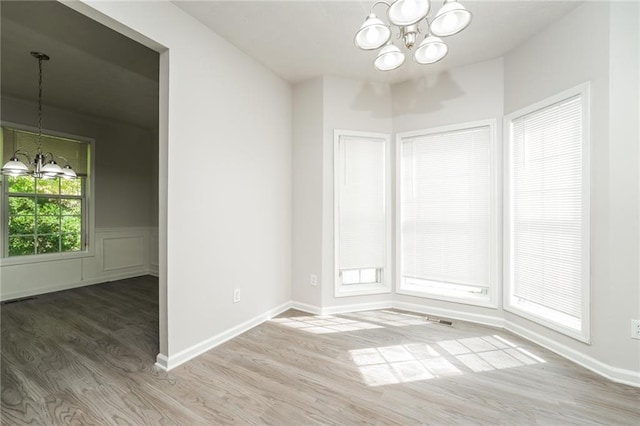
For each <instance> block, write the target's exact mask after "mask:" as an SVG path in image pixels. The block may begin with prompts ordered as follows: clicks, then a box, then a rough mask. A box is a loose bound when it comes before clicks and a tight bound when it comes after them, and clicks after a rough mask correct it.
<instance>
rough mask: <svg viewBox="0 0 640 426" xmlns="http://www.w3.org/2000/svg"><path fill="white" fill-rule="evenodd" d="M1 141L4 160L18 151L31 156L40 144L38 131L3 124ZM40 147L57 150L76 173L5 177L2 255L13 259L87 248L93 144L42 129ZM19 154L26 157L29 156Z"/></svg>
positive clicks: (18, 259)
mask: <svg viewBox="0 0 640 426" xmlns="http://www.w3.org/2000/svg"><path fill="white" fill-rule="evenodd" d="M0 145H2V155H3V158H2V161H3V164H4V162H6V161H8V160H9V158H11V157H12V156H13V154H14V152H16V151H17V150H20V151H22V152H26V153H29V154H30V155H31V156H33V155H34V153H35V152H36V151H37V148H38V135H37V133H34V132H30V131H27V130H20V129H14V128H9V127H3V128H2V131H1V132H0ZM41 147H42V150H43V151H44V152H45V153H48V152H54V153H55V160H57V161H58V163H59V164H60V165H65V164H69V165H71V167H72V168H73V169H74V171H75V172H76V173H77V175H78V178H77V179H69V180H67V179H62V178H54V179H36V178H34V177H33V176H3V179H2V187H3V189H2V191H0V195H1V199H2V212H1V214H0V217H2V225H1V228H2V231H3V232H2V235H3V242H2V249H1V252H2V257H3V258H11V260H13V261H14V262H21V261H27V262H28V261H29V260H28V258H33V257H34V256H35V257H39V255H46V256H48V257H49V258H50V256H52V255H60V254H64V255H69V254H71V255H73V254H80V253H81V252H84V251H86V250H87V249H88V226H89V225H88V210H89V208H88V204H89V202H88V201H89V200H88V197H87V192H88V191H87V185H88V182H87V179H88V174H89V159H90V157H89V151H90V143H89V142H87V141H81V140H75V139H70V138H63V137H58V136H52V135H46V134H43V135H42V145H41ZM20 159H21V160H23V161H25V162H27V161H28V160H27V158H20ZM29 160H33V157H31V158H29ZM3 261H4V259H3Z"/></svg>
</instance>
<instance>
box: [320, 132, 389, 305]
mask: <svg viewBox="0 0 640 426" xmlns="http://www.w3.org/2000/svg"><path fill="white" fill-rule="evenodd" d="M341 137H357V138H363V139H371V140H376V141H380V140H381V141H382V142H381V143H384V155H385V159H384V160H385V169H384V171H383V172H384V187H385V188H384V190H385V194H384V199H385V248H384V253H385V255H384V265H383V270H382V271H381V272H380V273H379V274H378V273H377V274H378V275H379V277H380V282H376V283H359V284H342V283H341V278H340V272H341V271H340V269H339V265H340V262H339V261H340V227H339V223H340V222H339V220H340V182H339V158H340V155H339V154H340V138H341ZM333 164H334V168H333V203H334V204H333V223H334V226H333V235H334V267H333V270H334V296H335V297H337V298H338V297H347V296H364V295H371V294H385V293H391V291H392V283H391V280H392V277H393V274H392V273H391V266H392V265H391V259H392V247H391V245H392V235H391V233H392V214H393V212H392V207H393V204H392V198H391V135H390V134H388V133H374V132H362V131H355V130H343V129H335V130H334V132H333ZM373 268H374V267H371V268H360V269H373Z"/></svg>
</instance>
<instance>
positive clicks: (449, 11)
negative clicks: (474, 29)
mask: <svg viewBox="0 0 640 426" xmlns="http://www.w3.org/2000/svg"><path fill="white" fill-rule="evenodd" d="M470 23H471V12H469V11H468V10H467V9H465V7H464V6H463V5H461V4H460V3H458V2H457V1H456V0H445V2H444V5H443V6H442V7H441V8H440V10H439V11H438V13H437V14H436V17H435V18H433V21H432V22H431V26H430V28H429V29H430V31H431V34H433V35H436V36H438V37H447V36H451V35H454V34H457V33H459V32H460V31H462V30H464V29H465V28H466V27H467V26H468V25H469V24H470Z"/></svg>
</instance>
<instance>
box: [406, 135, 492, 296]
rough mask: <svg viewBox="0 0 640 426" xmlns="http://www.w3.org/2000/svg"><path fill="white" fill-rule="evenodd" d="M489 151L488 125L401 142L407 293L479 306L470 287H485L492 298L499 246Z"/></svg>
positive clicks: (421, 136) (486, 293)
mask: <svg viewBox="0 0 640 426" xmlns="http://www.w3.org/2000/svg"><path fill="white" fill-rule="evenodd" d="M491 145H492V130H491V127H490V126H488V125H485V126H479V127H468V128H465V127H463V126H460V127H459V128H458V129H456V130H447V131H443V132H437V131H431V132H429V131H425V133H424V135H417V136H412V137H408V138H402V140H401V153H400V154H401V155H400V158H399V161H400V172H401V173H400V211H399V219H400V235H401V244H400V255H401V256H400V265H399V267H400V272H401V276H402V280H401V288H402V289H403V290H410V291H417V292H422V293H428V294H434V295H440V296H451V297H456V298H461V299H467V300H473V299H476V300H477V299H479V298H478V297H477V294H476V292H475V291H472V290H471V289H476V288H478V287H480V288H484V289H487V291H485V292H484V293H482V294H483V295H484V296H483V297H482V298H483V299H488V289H489V288H490V286H491V280H492V276H491V273H492V270H491V266H492V260H493V259H492V246H493V244H494V243H493V239H492V237H493V235H492V229H491V221H492V204H491V203H492V186H491V182H492V173H493V170H492V161H491V156H492V146H491ZM452 286H453V287H452ZM451 288H457V289H469V291H459V292H451V291H450V289H451ZM444 290H447V291H444Z"/></svg>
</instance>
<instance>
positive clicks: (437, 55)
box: [413, 35, 449, 65]
mask: <svg viewBox="0 0 640 426" xmlns="http://www.w3.org/2000/svg"><path fill="white" fill-rule="evenodd" d="M448 50H449V49H448V47H447V45H446V44H444V42H443V41H442V40H441V39H440V38H438V37H434V36H432V35H427V36H426V37H425V38H424V40H422V43H420V46H418V48H417V49H416V53H415V54H414V55H413V59H414V60H415V61H416V62H417V63H419V64H423V65H426V64H433V63H435V62H438V61H439V60H441V59H442V58H444V57H445V56H446V54H447V51H448Z"/></svg>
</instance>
